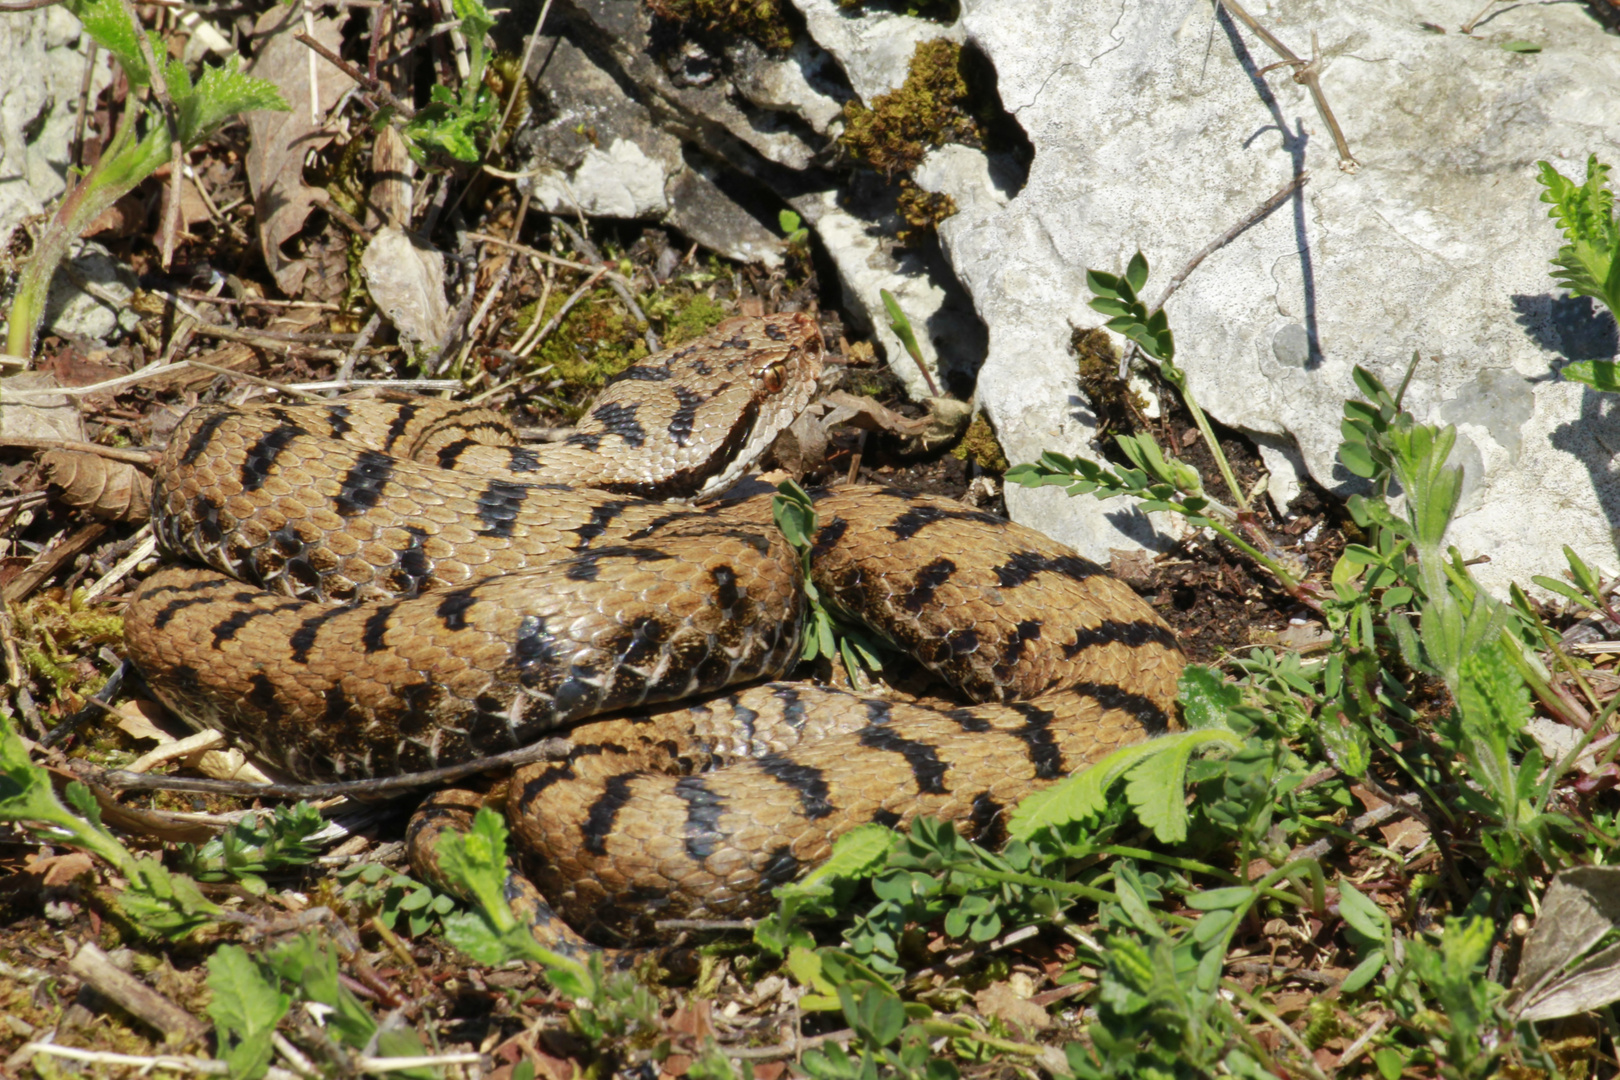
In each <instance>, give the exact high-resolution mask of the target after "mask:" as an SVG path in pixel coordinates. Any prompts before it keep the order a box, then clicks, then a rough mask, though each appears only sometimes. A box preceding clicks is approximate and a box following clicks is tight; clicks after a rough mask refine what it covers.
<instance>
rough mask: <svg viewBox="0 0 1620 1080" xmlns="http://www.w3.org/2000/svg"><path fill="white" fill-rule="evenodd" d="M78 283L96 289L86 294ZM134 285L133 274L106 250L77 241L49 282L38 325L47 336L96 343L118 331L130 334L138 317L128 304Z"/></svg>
mask: <svg viewBox="0 0 1620 1080" xmlns="http://www.w3.org/2000/svg"><path fill="white" fill-rule="evenodd" d="M80 282H88V283H90V284H91V285H92V286H97V288H95V290H94V292H91V291H88V290H86V289H85V288H83V287H82V286H81V284H80ZM138 284H139V283H138V282H137V281H136V279H135V275H134V273H133V272H131V271H130V269H129V268H128V267H127V266H124V265H123V264H122V263H119V262H115V261H113V257H112V253H111V252H109V251H108V250H107V249H106V248H104V247H102V246H101V245H100V244H98V243H96V242H94V241H92V240H81V241H78V242H76V243H75V244H74V246H73V249H72V253H71V254H70V255H69V256H68V258H67V259H66V260H65V262H64V263H63V265H62V266H60V267H58V268H57V271H56V276H55V277H53V278H52V279H51V291H50V294H49V295H48V296H47V297H46V299H45V320H44V323H43V324H42V325H43V326H44V328H45V331H46V332H47V333H53V334H60V335H62V336H63V337H84V338H95V339H97V340H106V339H107V338H110V337H112V336H113V335H114V334H115V333H117V332H119V331H120V330H133V329H134V328H135V324H136V323H138V322H139V321H140V316H139V315H137V314H136V313H135V312H134V311H132V310H131V309H130V308H129V306H128V303H129V298H130V297H132V296H134V295H135V288H136V286H137V285H138ZM97 294H99V295H97ZM115 299H116V300H117V301H118V303H116V304H115V303H114V302H113V301H114V300H115Z"/></svg>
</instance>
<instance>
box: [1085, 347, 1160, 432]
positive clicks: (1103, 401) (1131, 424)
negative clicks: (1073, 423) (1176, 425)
mask: <svg viewBox="0 0 1620 1080" xmlns="http://www.w3.org/2000/svg"><path fill="white" fill-rule="evenodd" d="M1069 348H1071V349H1073V350H1074V355H1075V361H1076V366H1077V367H1078V369H1079V374H1080V389H1081V390H1083V391H1085V395H1086V397H1087V399H1088V400H1090V402H1091V407H1092V409H1094V410H1095V411H1096V413H1097V432H1098V434H1099V435H1109V434H1113V433H1115V432H1131V431H1135V430H1136V429H1137V427H1138V426H1140V419H1139V418H1140V417H1141V416H1143V415H1144V414H1145V412H1146V410H1147V403H1146V402H1145V401H1143V400H1142V396H1141V395H1140V394H1138V393H1137V392H1136V391H1135V390H1132V389H1131V386H1130V383H1129V382H1127V381H1125V380H1122V379H1121V378H1120V377H1119V352H1118V350H1116V349H1115V348H1114V342H1113V339H1112V338H1110V337H1109V336H1108V331H1106V330H1104V329H1103V328H1102V327H1100V326H1095V327H1092V328H1091V329H1089V330H1080V329H1076V330H1075V331H1074V334H1073V335H1072V336H1071V337H1070V338H1069Z"/></svg>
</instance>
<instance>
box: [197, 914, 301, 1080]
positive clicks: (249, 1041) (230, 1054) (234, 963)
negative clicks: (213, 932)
mask: <svg viewBox="0 0 1620 1080" xmlns="http://www.w3.org/2000/svg"><path fill="white" fill-rule="evenodd" d="M208 988H209V990H211V991H212V992H213V995H214V997H213V1000H212V1001H210V1002H209V1003H208V1016H209V1018H210V1019H211V1020H213V1021H214V1026H215V1029H216V1030H217V1032H218V1038H219V1048H220V1050H221V1051H222V1053H223V1055H224V1058H225V1061H226V1063H227V1064H228V1065H229V1066H230V1070H231V1071H230V1074H231V1077H232V1080H257V1078H258V1077H261V1076H263V1075H264V1074H265V1073H266V1071H268V1070H269V1068H270V1057H271V1051H272V1046H271V1041H270V1037H271V1035H272V1034H274V1032H275V1030H276V1024H278V1023H279V1022H280V1021H281V1018H282V1017H283V1016H285V1015H287V1010H288V1009H289V1008H290V1007H291V1005H292V998H291V997H289V996H288V995H286V994H284V993H282V992H281V983H280V980H278V979H276V978H275V977H274V976H272V975H269V974H267V973H266V972H265V971H263V970H262V969H260V967H259V965H258V964H256V963H254V961H253V958H252V957H251V956H249V955H248V953H247V950H245V949H243V948H242V947H241V946H239V945H221V946H220V947H219V948H217V949H215V950H214V954H213V955H212V956H210V957H209V958H208Z"/></svg>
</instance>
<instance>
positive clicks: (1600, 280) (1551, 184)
mask: <svg viewBox="0 0 1620 1080" xmlns="http://www.w3.org/2000/svg"><path fill="white" fill-rule="evenodd" d="M1536 165H1537V167H1538V168H1539V169H1540V170H1541V175H1540V177H1539V179H1540V181H1541V185H1542V187H1544V188H1545V189H1546V190H1545V191H1543V192H1542V193H1541V201H1542V202H1544V203H1550V204H1552V209H1551V210H1548V211H1547V216H1548V217H1550V218H1552V219H1553V220H1554V221H1556V222H1558V227H1559V229H1560V230H1562V231H1563V234H1564V238H1565V239H1566V240H1568V241H1569V243H1567V244H1565V245H1564V246H1563V247H1561V248H1559V249H1558V254H1557V255H1555V256H1554V257H1553V266H1555V267H1557V269H1555V270H1554V271H1553V274H1552V276H1553V278H1554V279H1555V280H1557V281H1558V282H1559V283H1561V284H1562V285H1563V286H1564V287H1565V288H1567V289H1568V290H1569V292H1570V295H1571V296H1590V297H1592V298H1593V299H1594V300H1597V301H1599V302H1600V303H1602V304H1604V305H1605V306H1607V307H1608V309H1609V311H1610V312H1612V313H1613V314H1614V316H1615V318H1617V319H1620V221H1617V220H1616V219H1615V214H1614V192H1612V191H1610V190H1609V167H1608V166H1607V165H1603V164H1600V163H1599V162H1598V159H1597V155H1596V154H1592V155H1590V156H1588V157H1587V159H1586V180H1585V182H1584V183H1581V184H1576V183H1575V181H1573V180H1571V179H1569V178H1568V177H1566V176H1564V175H1563V174H1562V173H1560V172H1559V171H1558V170H1557V169H1555V168H1553V167H1552V164H1551V163H1550V162H1546V161H1540V162H1537V163H1536Z"/></svg>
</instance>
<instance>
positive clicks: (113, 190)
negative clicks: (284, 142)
mask: <svg viewBox="0 0 1620 1080" xmlns="http://www.w3.org/2000/svg"><path fill="white" fill-rule="evenodd" d="M66 7H67V9H68V10H69V11H70V12H72V13H73V14H74V15H75V16H77V17H78V19H79V21H80V22H81V23H82V24H83V25H84V29H85V32H86V33H88V34H89V35H90V36H91V38H92V39H93V40H94V41H95V42H96V44H98V45H100V46H101V47H102V48H103V49H106V50H107V52H109V53H111V54H112V56H113V57H114V58H115V59H116V60H117V61H118V63H119V65H120V66H121V67H122V68H123V69H124V74H125V76H126V77H127V78H128V80H129V88H130V93H131V99H130V102H129V104H128V105H127V106H126V107H125V109H124V114H123V117H122V119H121V120H120V121H119V124H118V130H117V131H116V132H115V133H114V134H113V137H112V141H111V142H109V143H108V144H107V147H106V149H105V150H103V151H102V153H101V159H100V160H99V161H98V162H97V163H96V164H95V166H94V167H93V168H91V169H90V171H89V172H87V173H85V174H84V175H83V176H82V177H80V178H79V179H78V181H77V182H76V183H75V184H74V185H73V186H72V187H70V188H69V189H68V191H67V194H66V195H64V196H63V198H62V203H61V205H60V206H58V207H57V209H56V213H55V214H53V215H52V216H51V220H50V221H49V222H48V223H47V224H46V225H45V227H44V228H43V229H42V230H41V231H40V233H39V236H38V238H37V240H36V242H35V247H34V254H33V257H32V258H31V259H30V260H29V262H28V265H27V266H26V267H25V268H24V270H23V272H22V276H21V279H20V281H19V282H18V285H17V293H16V296H15V297H14V298H13V299H12V304H11V313H10V319H9V326H8V329H7V340H6V351H7V352H8V353H10V354H11V355H13V356H20V357H29V356H32V355H33V350H34V344H35V340H36V338H37V335H38V332H39V324H40V320H41V319H43V318H44V315H45V301H46V297H47V296H48V295H49V293H50V287H51V278H52V277H54V276H55V274H56V269H57V267H58V266H60V265H61V262H62V260H63V258H65V257H66V256H67V253H68V250H69V248H70V247H72V245H73V241H74V240H76V239H78V237H79V235H80V234H81V233H83V232H84V230H85V229H86V228H88V227H89V225H90V223H91V222H92V221H94V220H95V219H96V218H97V217H98V216H100V214H101V212H102V211H103V210H106V209H107V208H108V207H110V206H111V205H112V204H113V203H115V202H117V201H118V200H119V199H121V198H123V197H124V196H125V195H127V194H128V193H129V192H131V191H133V190H134V189H135V188H136V187H137V186H138V185H139V184H140V183H141V181H143V180H145V179H146V178H147V177H149V176H151V175H152V174H153V173H154V172H156V171H157V169H158V168H159V167H161V166H163V165H165V164H167V163H168V162H169V159H170V157H171V154H172V144H173V141H175V140H178V142H179V144H180V147H181V150H182V151H185V150H189V149H190V148H192V147H194V146H197V145H198V144H200V143H202V142H203V141H204V140H205V139H207V138H208V137H209V136H210V135H212V134H213V133H214V132H215V131H216V130H218V128H219V127H220V126H221V125H222V124H224V123H225V122H226V121H227V120H229V119H230V118H231V117H233V116H235V115H236V114H237V113H241V112H248V111H250V110H253V109H277V110H282V111H285V110H286V108H287V103H286V102H285V101H283V100H282V97H281V92H280V91H279V90H277V89H276V88H275V86H274V85H272V84H271V83H269V82H266V81H265V80H263V79H256V78H253V77H252V76H248V75H244V74H242V72H241V70H240V68H239V65H238V63H237V61H236V60H235V58H232V59H231V60H229V61H227V62H226V63H225V64H224V65H223V66H220V67H205V68H204V69H203V71H202V73H201V75H200V76H199V77H198V79H197V81H196V82H195V83H193V82H192V80H191V75H190V73H189V72H187V70H186V66H185V64H184V63H182V62H181V61H179V60H169V61H167V62H166V63H165V64H164V65H163V75H164V79H165V82H166V83H167V85H168V91H169V98H170V100H171V101H172V102H173V104H174V120H175V130H174V132H173V133H172V138H171V132H170V130H169V124H168V122H167V120H166V119H165V117H164V116H163V113H162V111H161V109H159V107H158V106H157V104H156V103H155V102H152V101H148V103H147V105H146V106H145V107H144V108H143V107H141V106H140V105H138V104H136V103H135V100H134V95H135V94H136V93H137V92H138V91H140V90H141V89H143V88H146V87H150V86H151V85H152V82H153V77H152V76H153V73H152V71H151V69H150V67H149V66H148V65H147V61H146V56H147V55H150V54H151V50H150V46H149V45H148V46H146V47H144V48H143V39H144V37H145V33H146V32H145V30H144V29H142V27H141V26H140V25H139V24H138V23H137V22H136V21H135V20H134V19H133V18H132V17H131V15H130V11H131V9H130V8H129V7H128V6H127V5H126V4H124V3H123V2H122V0H66ZM160 52H161V50H160ZM143 121H144V129H145V133H144V134H141V133H140V132H139V130H138V129H140V128H141V127H142V126H143V123H142V122H143ZM180 164H183V163H177V165H176V167H179V165H180Z"/></svg>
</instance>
